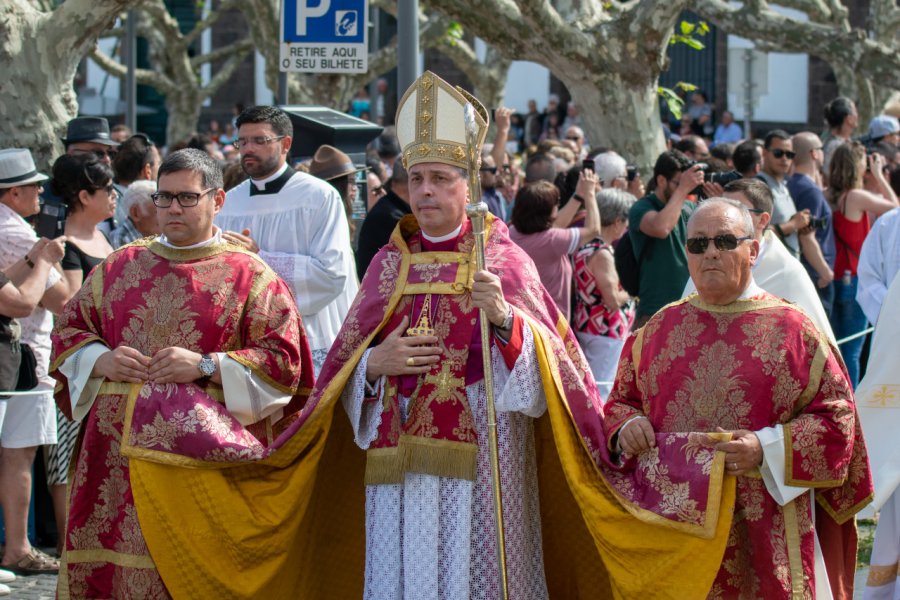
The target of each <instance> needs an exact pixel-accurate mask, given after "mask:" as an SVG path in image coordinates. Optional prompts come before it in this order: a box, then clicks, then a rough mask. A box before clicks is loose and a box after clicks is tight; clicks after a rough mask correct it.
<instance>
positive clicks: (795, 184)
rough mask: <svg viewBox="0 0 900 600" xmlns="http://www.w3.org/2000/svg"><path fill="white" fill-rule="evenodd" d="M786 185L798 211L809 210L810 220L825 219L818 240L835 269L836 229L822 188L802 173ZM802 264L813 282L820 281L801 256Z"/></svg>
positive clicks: (818, 232)
mask: <svg viewBox="0 0 900 600" xmlns="http://www.w3.org/2000/svg"><path fill="white" fill-rule="evenodd" d="M785 183H786V184H787V188H788V190H790V192H791V197H792V198H793V199H794V205H795V206H796V207H797V210H803V209H804V208H808V209H809V215H810V218H812V219H822V218H824V219H825V226H824V227H817V228H816V240H817V241H818V242H819V246H820V247H821V248H822V256H824V257H825V262H826V263H828V266H829V267H831V268H832V269H833V268H834V258H835V254H836V251H835V247H834V228H833V227H832V226H831V206H830V205H829V204H828V201H827V200H826V199H825V194H823V193H822V190H821V188H819V186H817V185H816V182H814V181H813V180H812V179H810V178H809V177H808V176H806V175H803V174H802V173H794V174H793V175H791V176H790V177H789V178H788V179H787V181H786V182H785ZM800 262H802V263H803V266H804V267H806V271H807V272H808V273H809V276H810V277H811V278H812V280H813V281H814V282H815V281H818V280H819V275H818V274H817V273H816V272H815V270H814V269H813V268H812V267H811V266H810V265H809V263H808V262H806V258H805V257H802V256H801V257H800Z"/></svg>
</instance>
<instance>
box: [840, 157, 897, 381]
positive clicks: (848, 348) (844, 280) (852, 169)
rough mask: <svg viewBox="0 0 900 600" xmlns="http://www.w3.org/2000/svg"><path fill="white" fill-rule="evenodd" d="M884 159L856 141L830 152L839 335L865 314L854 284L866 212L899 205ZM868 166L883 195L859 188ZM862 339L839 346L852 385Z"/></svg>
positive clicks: (861, 325)
mask: <svg viewBox="0 0 900 600" xmlns="http://www.w3.org/2000/svg"><path fill="white" fill-rule="evenodd" d="M883 161H884V159H883V158H882V157H881V155H880V154H872V155H866V150H865V148H864V147H863V145H862V144H860V143H859V142H853V143H851V144H843V145H841V146H838V147H837V149H835V151H834V154H833V155H832V157H831V165H830V167H829V170H828V182H829V188H828V194H827V196H828V202H829V203H830V204H831V210H832V213H833V215H834V237H835V241H836V249H837V255H836V257H835V261H834V272H835V273H836V274H837V277H836V278H835V281H834V310H832V313H831V325H832V327H834V334H835V335H836V336H837V337H838V339H841V338H844V337H846V336H849V335H853V334H855V333H859V332H860V331H862V330H863V329H865V327H866V323H867V319H866V315H865V313H864V312H863V310H862V308H861V307H860V306H859V304H858V303H857V302H856V288H857V267H858V265H859V253H860V251H861V250H862V245H863V241H864V240H865V239H866V236H867V235H868V233H869V229H870V223H869V215H870V214H871V215H873V216H876V217H878V216H881V215H882V214H884V213H886V212H887V211H889V210H891V209H892V208H895V207H897V206H898V202H897V195H896V194H895V193H894V190H892V189H891V186H890V185H889V184H888V182H887V180H886V179H885V177H884V171H883V169H882V167H883V166H884V162H883ZM867 168H869V169H870V170H871V171H872V174H873V176H874V177H875V178H876V179H877V181H878V182H879V183H880V184H881V188H882V195H878V194H873V193H872V192H869V191H866V190H864V189H863V176H864V175H865V172H866V169H867ZM864 341H865V338H864V337H860V338H856V339H854V340H850V341H848V342H846V343H844V344H842V345H841V354H842V355H843V357H844V362H845V363H847V373H848V374H849V375H850V381H851V383H852V384H853V387H854V389H855V388H856V384H857V383H858V382H859V357H860V355H861V354H862V346H863V342H864Z"/></svg>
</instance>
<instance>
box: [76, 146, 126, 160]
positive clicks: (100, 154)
mask: <svg viewBox="0 0 900 600" xmlns="http://www.w3.org/2000/svg"><path fill="white" fill-rule="evenodd" d="M71 152H77V153H79V154H93V155H94V156H96V157H97V159H99V160H103V159H104V158H107V157H108V158H109V160H113V159H115V158H116V154H118V152H117V151H116V150H84V149H81V148H73V149H72V150H71Z"/></svg>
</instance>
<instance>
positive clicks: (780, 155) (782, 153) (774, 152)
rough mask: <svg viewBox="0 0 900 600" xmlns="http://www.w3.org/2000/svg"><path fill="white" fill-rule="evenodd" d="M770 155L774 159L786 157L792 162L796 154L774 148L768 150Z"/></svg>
mask: <svg viewBox="0 0 900 600" xmlns="http://www.w3.org/2000/svg"><path fill="white" fill-rule="evenodd" d="M769 152H771V153H772V156H774V157H775V158H783V157H785V156H787V157H788V158H789V159H791V160H794V157H795V156H797V153H796V152H791V151H790V150H782V149H781V148H775V149H774V150H769Z"/></svg>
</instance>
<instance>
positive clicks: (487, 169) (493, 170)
mask: <svg viewBox="0 0 900 600" xmlns="http://www.w3.org/2000/svg"><path fill="white" fill-rule="evenodd" d="M478 170H479V171H484V172H486V173H490V174H491V175H496V174H497V167H481V168H480V169H478Z"/></svg>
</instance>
